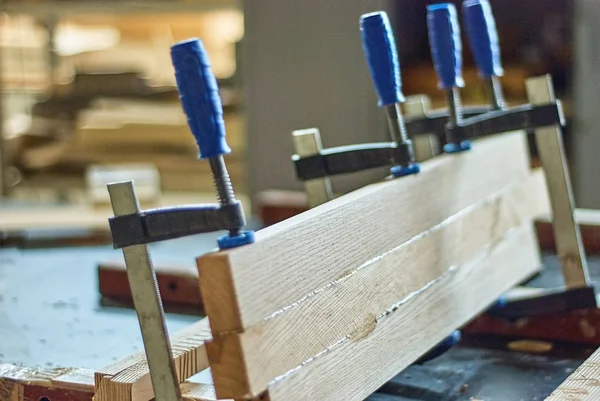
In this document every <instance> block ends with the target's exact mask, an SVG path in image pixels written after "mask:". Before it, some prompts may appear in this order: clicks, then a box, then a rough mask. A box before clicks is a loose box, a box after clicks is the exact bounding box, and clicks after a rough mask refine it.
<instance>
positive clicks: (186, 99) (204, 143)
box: [171, 39, 231, 159]
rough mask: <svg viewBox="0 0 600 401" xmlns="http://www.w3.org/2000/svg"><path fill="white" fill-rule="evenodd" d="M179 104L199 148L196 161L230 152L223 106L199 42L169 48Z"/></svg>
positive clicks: (185, 42) (193, 40)
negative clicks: (226, 137)
mask: <svg viewBox="0 0 600 401" xmlns="http://www.w3.org/2000/svg"><path fill="white" fill-rule="evenodd" d="M171 59H172V61H173V67H174V68H175V79H176V81H177V89H178V90H179V98H180V100H181V105H182V106H183V110H184V111H185V114H186V116H187V121H188V125H189V126H190V130H191V131H192V134H193V135H194V137H195V138H196V143H197V144H198V148H199V149H200V159H205V158H208V157H216V156H220V155H223V154H226V153H229V152H231V149H230V148H229V146H228V145H227V142H226V140H225V122H224V121H223V106H222V104H221V98H220V96H219V87H218V85H217V80H216V79H215V76H214V74H213V73H212V70H211V65H210V61H209V59H208V55H207V54H206V50H205V49H204V46H203V45H202V42H201V41H200V40H199V39H190V40H186V41H183V42H179V43H177V44H175V45H173V46H172V47H171Z"/></svg>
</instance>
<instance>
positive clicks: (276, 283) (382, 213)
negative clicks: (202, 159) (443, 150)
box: [198, 133, 530, 334]
mask: <svg viewBox="0 0 600 401" xmlns="http://www.w3.org/2000/svg"><path fill="white" fill-rule="evenodd" d="M525 145H526V144H525V140H524V137H523V134H521V133H507V134H503V135H501V136H498V137H490V138H485V139H482V140H479V141H477V146H476V147H475V149H474V150H473V151H471V152H465V153H463V154H459V155H443V156H440V157H438V158H435V159H433V160H430V161H428V162H425V163H423V165H422V171H421V172H420V173H419V174H418V175H414V176H409V177H403V178H402V179H401V180H392V181H387V182H383V183H379V184H374V185H370V186H367V187H364V188H361V189H359V190H357V191H354V192H352V193H350V194H347V195H344V196H342V197H340V198H337V199H334V200H332V201H330V202H327V203H326V204H323V205H321V206H319V207H317V208H314V209H312V210H310V211H308V212H305V213H302V214H300V215H298V216H295V217H293V218H291V219H288V220H286V221H284V222H282V223H279V224H276V225H273V226H270V227H267V228H265V229H264V230H261V231H259V232H257V234H256V236H257V242H256V243H255V244H253V245H250V246H246V247H241V248H238V249H234V250H231V251H229V252H223V253H214V254H209V255H206V256H205V257H202V258H200V259H199V260H198V264H199V273H200V286H201V293H202V296H203V303H204V306H205V310H206V312H207V314H208V316H209V317H210V319H211V327H212V329H213V334H214V333H220V332H224V331H225V332H227V331H240V330H241V329H243V328H247V327H250V326H251V325H253V324H256V323H258V322H260V321H262V320H263V319H264V318H265V317H266V316H269V315H271V314H273V313H275V312H277V311H280V310H282V309H283V308H285V307H287V306H289V305H292V304H294V303H295V302H297V301H298V300H300V299H302V298H303V297H304V296H305V295H306V294H308V293H310V292H311V291H315V290H318V289H320V288H323V287H325V286H326V285H327V284H329V283H330V282H332V281H333V280H336V279H338V278H339V277H342V276H344V275H346V274H347V273H348V272H350V271H352V270H353V269H354V268H355V267H357V266H360V265H362V264H363V263H364V262H366V261H369V260H372V259H373V258H376V257H378V256H380V255H382V254H384V253H385V252H387V251H389V250H390V249H393V248H394V247H395V246H397V245H399V244H402V243H403V242H405V241H407V240H409V239H411V238H412V237H414V236H415V235H418V234H419V233H421V232H423V231H425V230H428V229H429V228H431V227H433V226H435V225H436V224H439V223H441V222H442V221H444V220H445V219H447V218H448V217H450V216H452V215H454V214H456V213H457V212H459V211H460V210H462V209H464V208H465V207H467V206H470V205H471V204H473V203H475V202H477V201H479V200H481V199H483V198H485V197H487V196H490V195H491V194H493V193H495V192H497V191H498V190H499V189H501V188H503V187H506V186H508V185H510V184H512V183H514V182H515V181H516V180H519V179H522V178H524V177H525V176H526V175H527V174H529V171H530V170H529V163H528V157H527V150H526V146H525ZM509 159H510V160H511V163H506V160H509ZM482 172H485V173H484V174H483V173H482ZM390 222H397V223H396V224H390ZM333 245H335V248H334V247H333ZM290 247H293V250H294V251H293V252H290V251H289V249H290ZM340 255H343V257H340ZM227 276H229V277H227ZM232 294H235V298H234V297H232Z"/></svg>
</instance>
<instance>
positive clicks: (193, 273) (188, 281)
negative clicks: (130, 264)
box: [98, 260, 202, 308]
mask: <svg viewBox="0 0 600 401" xmlns="http://www.w3.org/2000/svg"><path fill="white" fill-rule="evenodd" d="M154 271H155V273H156V282H157V284H158V291H159V292H160V297H161V299H162V303H163V305H164V306H165V307H170V306H174V307H179V306H181V307H192V308H202V299H201V297H200V286H199V285H198V270H197V268H196V267H195V266H194V263H193V262H192V263H190V264H189V265H188V264H185V263H181V262H169V261H159V262H158V263H156V264H155V266H154ZM98 285H99V289H100V294H101V295H102V296H103V297H106V298H109V299H114V300H118V301H124V302H131V301H132V298H131V288H130V287H129V282H128V280H127V267H126V266H125V262H124V261H123V260H111V261H106V262H102V263H100V264H98Z"/></svg>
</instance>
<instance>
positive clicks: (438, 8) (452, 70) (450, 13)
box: [427, 3, 465, 89]
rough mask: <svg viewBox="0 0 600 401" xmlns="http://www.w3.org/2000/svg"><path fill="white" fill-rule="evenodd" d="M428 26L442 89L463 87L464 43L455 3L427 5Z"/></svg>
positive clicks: (433, 57)
mask: <svg viewBox="0 0 600 401" xmlns="http://www.w3.org/2000/svg"><path fill="white" fill-rule="evenodd" d="M427 28H428V29H429V45H430V47H431V57H432V59H433V65H434V67H435V71H436V72H437V75H438V78H439V84H438V86H439V87H440V88H441V89H450V88H452V87H463V86H464V85H465V82H464V80H463V78H462V43H461V40H460V27H459V25H458V18H457V16H456V7H454V4H448V3H444V4H434V5H431V6H428V7H427Z"/></svg>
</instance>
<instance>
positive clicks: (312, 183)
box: [292, 128, 333, 207]
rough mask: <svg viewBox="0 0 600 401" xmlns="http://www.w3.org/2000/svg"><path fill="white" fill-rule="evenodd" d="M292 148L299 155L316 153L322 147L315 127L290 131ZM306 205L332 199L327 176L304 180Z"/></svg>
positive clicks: (310, 205) (314, 204)
mask: <svg viewBox="0 0 600 401" xmlns="http://www.w3.org/2000/svg"><path fill="white" fill-rule="evenodd" d="M292 138H293V140H294V149H295V150H296V154H297V155H298V156H300V157H307V156H312V155H316V154H318V153H319V152H320V151H321V150H322V149H323V144H322V143H321V134H320V133H319V130H318V129H316V128H310V129H305V130H297V131H294V132H293V133H292ZM304 189H305V190H306V195H307V197H308V206H309V207H315V206H318V205H320V204H322V203H325V202H328V201H329V200H331V199H333V189H332V187H331V180H330V179H329V177H324V178H315V179H313V180H307V181H305V182H304Z"/></svg>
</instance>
